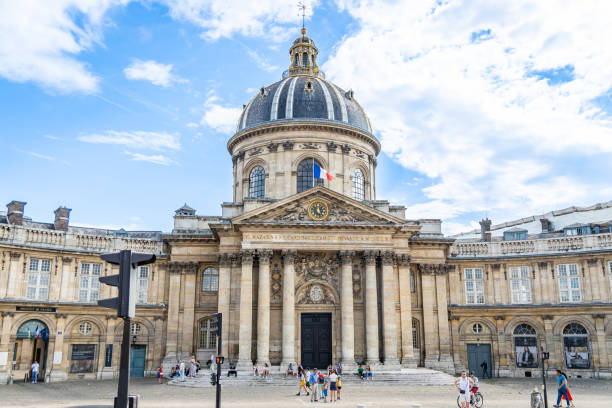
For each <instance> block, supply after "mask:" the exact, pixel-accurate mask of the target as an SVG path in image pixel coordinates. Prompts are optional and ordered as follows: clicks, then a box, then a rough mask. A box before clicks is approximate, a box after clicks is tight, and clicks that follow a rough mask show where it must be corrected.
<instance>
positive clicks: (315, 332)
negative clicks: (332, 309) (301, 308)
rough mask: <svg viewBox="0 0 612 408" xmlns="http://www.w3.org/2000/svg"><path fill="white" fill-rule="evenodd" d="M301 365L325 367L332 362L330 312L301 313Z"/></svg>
mask: <svg viewBox="0 0 612 408" xmlns="http://www.w3.org/2000/svg"><path fill="white" fill-rule="evenodd" d="M301 324H302V326H301V327H302V337H301V339H302V361H301V363H302V365H303V366H304V367H310V368H318V369H325V368H327V366H328V365H330V364H331V363H332V341H331V340H332V337H331V334H332V318H331V313H302V319H301Z"/></svg>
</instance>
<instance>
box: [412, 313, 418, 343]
mask: <svg viewBox="0 0 612 408" xmlns="http://www.w3.org/2000/svg"><path fill="white" fill-rule="evenodd" d="M412 348H415V349H418V348H419V323H418V322H417V321H416V320H414V319H412Z"/></svg>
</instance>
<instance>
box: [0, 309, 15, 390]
mask: <svg viewBox="0 0 612 408" xmlns="http://www.w3.org/2000/svg"><path fill="white" fill-rule="evenodd" d="M14 316H15V312H2V332H1V333H0V353H7V359H6V360H7V361H6V365H5V366H0V384H6V383H7V381H8V377H9V376H10V375H11V367H12V366H11V361H12V360H13V355H12V350H11V349H10V345H9V341H10V339H11V325H12V323H13V317H14Z"/></svg>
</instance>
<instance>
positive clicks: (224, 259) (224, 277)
mask: <svg viewBox="0 0 612 408" xmlns="http://www.w3.org/2000/svg"><path fill="white" fill-rule="evenodd" d="M231 267H232V258H231V256H230V255H229V254H221V255H219V292H218V296H217V302H218V305H217V310H218V312H219V313H221V317H222V319H223V325H222V326H221V336H222V343H221V354H222V355H223V356H224V357H225V358H229V337H228V335H229V326H230V287H231V286H230V284H231Z"/></svg>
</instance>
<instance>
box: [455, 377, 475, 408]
mask: <svg viewBox="0 0 612 408" xmlns="http://www.w3.org/2000/svg"><path fill="white" fill-rule="evenodd" d="M473 385H474V382H473V381H472V379H471V378H469V377H468V376H467V374H466V372H465V371H462V372H461V377H459V378H456V379H455V387H457V389H458V390H459V404H460V405H461V408H470V388H472V386H473Z"/></svg>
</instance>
